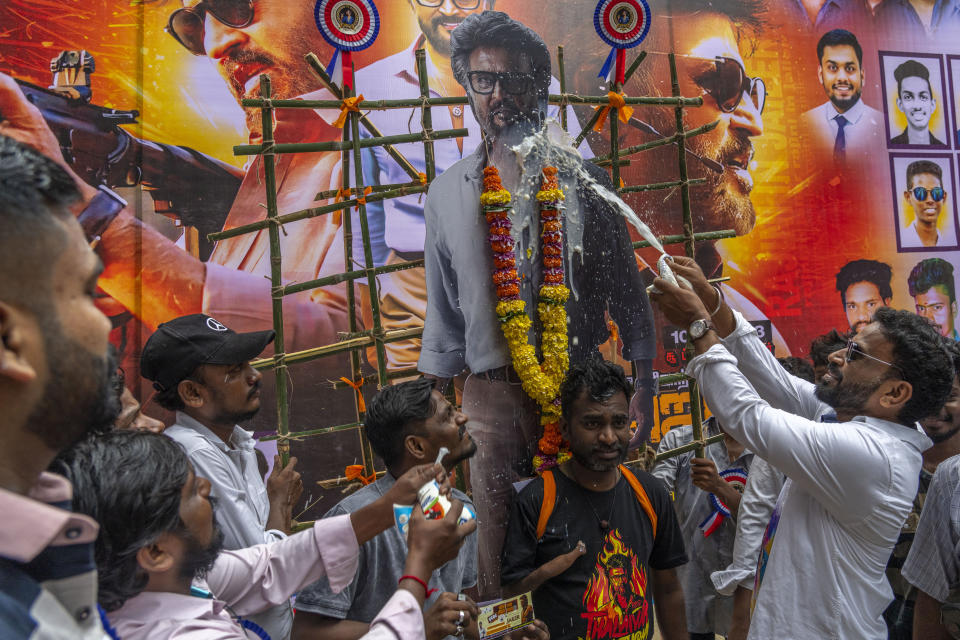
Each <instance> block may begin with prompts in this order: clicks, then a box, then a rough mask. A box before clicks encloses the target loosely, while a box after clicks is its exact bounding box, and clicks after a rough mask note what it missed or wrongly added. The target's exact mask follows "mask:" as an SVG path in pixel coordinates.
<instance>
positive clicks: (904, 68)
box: [893, 60, 933, 96]
mask: <svg viewBox="0 0 960 640" xmlns="http://www.w3.org/2000/svg"><path fill="white" fill-rule="evenodd" d="M893 77H894V79H895V80H896V81H897V95H898V96H899V95H900V90H901V88H902V87H903V79H904V78H923V79H924V80H926V81H927V91H929V92H930V95H931V96H932V95H933V86H932V85H931V84H930V70H929V69H927V68H926V67H925V66H924V65H922V64H920V63H919V62H917V61H916V60H907V61H906V62H904V63H902V64H901V65H900V66H898V67H897V68H896V69H894V70H893Z"/></svg>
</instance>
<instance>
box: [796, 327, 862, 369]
mask: <svg viewBox="0 0 960 640" xmlns="http://www.w3.org/2000/svg"><path fill="white" fill-rule="evenodd" d="M848 340H849V337H848V336H846V335H844V334H842V333H840V332H839V331H837V330H836V329H830V331H828V332H826V333H825V334H823V335H821V336H817V337H816V338H814V339H813V342H811V343H810V360H811V361H812V362H813V366H815V367H825V366H827V364H828V362H827V358H829V357H830V354H831V353H833V352H834V351H839V350H840V349H843V348H844V347H845V346H847V341H848ZM794 375H796V374H794Z"/></svg>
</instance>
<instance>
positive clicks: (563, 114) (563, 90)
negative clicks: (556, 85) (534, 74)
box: [557, 44, 567, 131]
mask: <svg viewBox="0 0 960 640" xmlns="http://www.w3.org/2000/svg"><path fill="white" fill-rule="evenodd" d="M557 73H558V75H559V76H560V95H566V94H567V74H566V73H565V72H564V66H563V45H562V44H561V45H557ZM560 127H561V128H562V129H563V130H564V131H567V105H566V103H563V102H561V103H560Z"/></svg>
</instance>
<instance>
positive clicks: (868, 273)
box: [837, 260, 893, 304]
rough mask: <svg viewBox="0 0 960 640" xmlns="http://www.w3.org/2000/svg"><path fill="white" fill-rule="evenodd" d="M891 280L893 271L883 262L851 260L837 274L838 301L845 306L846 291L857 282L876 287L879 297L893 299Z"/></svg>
mask: <svg viewBox="0 0 960 640" xmlns="http://www.w3.org/2000/svg"><path fill="white" fill-rule="evenodd" d="M891 279H893V269H891V268H890V265H888V264H887V263H885V262H878V261H877V260H853V261H851V262H848V263H847V264H845V265H843V267H842V268H841V269H840V271H838V272H837V291H839V292H840V299H841V300H842V301H843V304H847V289H848V288H849V287H850V286H851V285H854V284H856V283H858V282H870V283H872V284H874V285H875V286H876V287H877V291H879V292H880V297H881V298H883V299H884V300H889V299H890V298H892V297H893V289H891V288H890V280H891Z"/></svg>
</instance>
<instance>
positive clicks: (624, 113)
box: [593, 91, 633, 131]
mask: <svg viewBox="0 0 960 640" xmlns="http://www.w3.org/2000/svg"><path fill="white" fill-rule="evenodd" d="M626 97H627V96H626V95H624V94H623V93H614V92H613V91H611V92H609V93H608V94H607V100H609V101H610V104H609V105H607V106H605V107H597V109H598V110H599V111H600V119H599V120H597V124H595V125H593V130H594V131H600V129H602V128H603V125H604V124H606V122H607V116H609V115H610V109H616V110H617V117H618V118H620V122H623V123H624V124H626V123H627V122H630V118H631V117H632V116H633V107H628V106H627V103H626V101H625V100H624V98H626Z"/></svg>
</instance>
